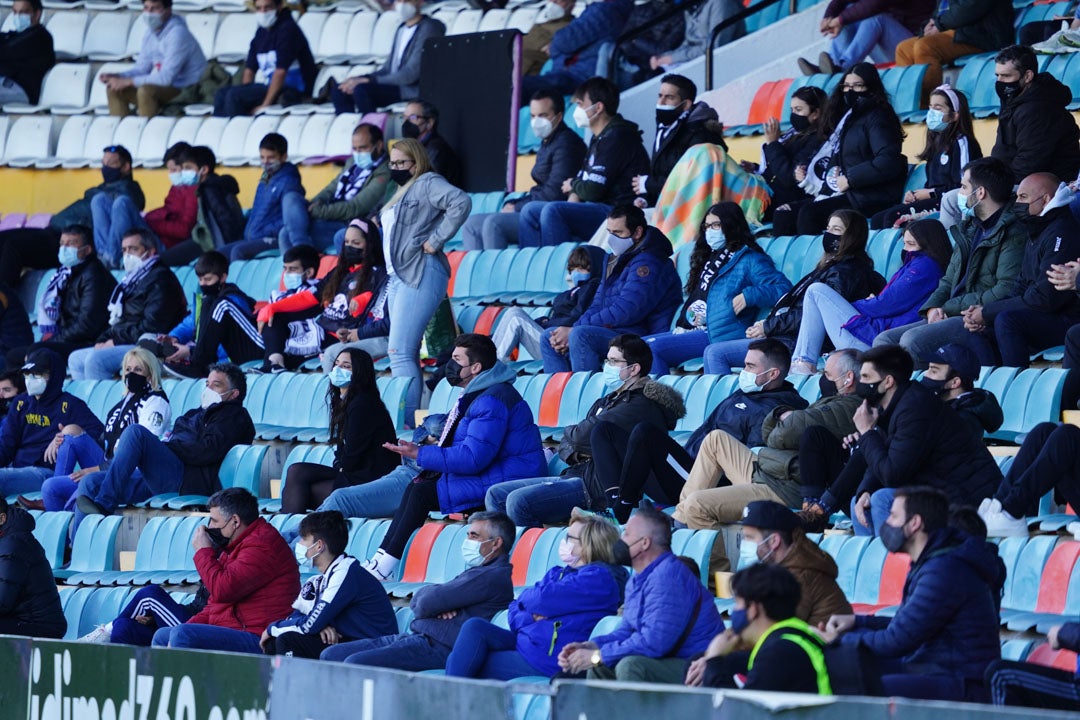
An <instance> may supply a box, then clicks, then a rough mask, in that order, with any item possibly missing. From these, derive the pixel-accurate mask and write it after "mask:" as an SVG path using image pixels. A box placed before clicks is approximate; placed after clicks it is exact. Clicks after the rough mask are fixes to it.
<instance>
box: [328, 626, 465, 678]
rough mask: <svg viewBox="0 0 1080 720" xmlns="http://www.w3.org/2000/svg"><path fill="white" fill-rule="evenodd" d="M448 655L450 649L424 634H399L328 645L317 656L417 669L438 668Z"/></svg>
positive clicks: (442, 664)
mask: <svg viewBox="0 0 1080 720" xmlns="http://www.w3.org/2000/svg"><path fill="white" fill-rule="evenodd" d="M448 655H450V648H448V647H446V646H445V645H440V644H439V643H436V642H433V641H431V640H428V638H427V636H426V635H407V634H404V633H403V634H400V635H383V636H382V637H377V638H368V639H366V640H353V641H352V642H347V643H339V644H337V645H331V646H330V647H328V648H326V649H325V650H323V652H322V655H320V656H319V659H320V660H330V661H331V662H347V663H350V664H352V665H372V666H374V667H384V668H392V669H396V670H408V671H411V672H420V671H421V670H442V669H443V668H444V667H446V658H447V656H448Z"/></svg>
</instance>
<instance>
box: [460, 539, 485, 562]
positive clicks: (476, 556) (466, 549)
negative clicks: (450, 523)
mask: <svg viewBox="0 0 1080 720" xmlns="http://www.w3.org/2000/svg"><path fill="white" fill-rule="evenodd" d="M481 545H483V543H482V542H481V541H479V540H469V539H468V538H466V539H465V540H464V541H463V542H462V543H461V557H462V558H464V560H465V567H470V568H474V567H480V566H481V565H483V564H484V561H485V560H487V557H486V556H485V555H484V554H483V553H482V552H480V546H481Z"/></svg>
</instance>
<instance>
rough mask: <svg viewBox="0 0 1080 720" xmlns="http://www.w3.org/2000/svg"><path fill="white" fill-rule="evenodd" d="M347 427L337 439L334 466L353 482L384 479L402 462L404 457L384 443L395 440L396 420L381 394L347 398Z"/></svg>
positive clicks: (355, 483) (356, 483)
mask: <svg viewBox="0 0 1080 720" xmlns="http://www.w3.org/2000/svg"><path fill="white" fill-rule="evenodd" d="M347 402H348V405H347V407H346V409H345V423H344V425H345V427H344V429H343V432H342V437H340V438H338V439H337V448H336V450H335V452H334V467H335V468H337V469H338V470H340V471H341V472H342V473H344V474H345V477H346V478H348V481H349V484H350V485H358V484H360V483H365V482H368V481H370V480H375V479H376V478H381V477H382V476H383V475H386V474H388V473H389V472H390V471H391V470H393V469H394V468H395V467H397V466H398V465H399V464H400V463H401V456H400V455H396V454H394V453H392V452H390V451H389V450H387V449H385V448H384V447H383V446H382V444H383V443H386V442H395V441H396V439H397V434H396V433H395V432H394V421H393V420H391V419H390V413H389V412H387V410H386V405H384V404H383V402H382V400H381V399H380V398H379V396H378V394H373V395H368V394H359V395H356V396H355V397H351V398H349V399H348V401H347Z"/></svg>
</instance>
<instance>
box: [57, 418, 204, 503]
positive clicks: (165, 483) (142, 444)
mask: <svg viewBox="0 0 1080 720" xmlns="http://www.w3.org/2000/svg"><path fill="white" fill-rule="evenodd" d="M99 476H101V478H100V479H98V477H99ZM183 480H184V463H183V461H182V460H180V458H178V457H177V456H176V454H175V453H174V452H173V451H172V450H170V449H169V447H168V443H163V442H161V440H159V439H158V437H157V435H155V434H154V433H152V432H150V431H149V430H147V429H146V428H144V427H143V426H142V425H129V426H128V427H127V428H125V429H124V432H122V433H120V439H119V440H117V441H116V450H115V452H114V454H113V459H112V463H110V464H109V469H108V470H107V471H106V472H104V473H94V474H91V475H88V476H87V477H85V478H83V479H82V482H80V483H79V490H78V494H81V495H86V496H88V497H89V498H90V499H91V500H93V501H94V502H96V503H97V504H98V505H100V506H101V507H102V508H104V509H106V510H108V511H110V512H111V511H113V510H115V509H116V508H117V507H118V506H119V505H121V504H122V503H136V502H141V501H143V500H147V499H149V498H150V497H152V496H154V495H160V494H161V493H168V492H178V491H179V490H180V485H181V483H182V482H183Z"/></svg>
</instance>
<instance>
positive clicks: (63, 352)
mask: <svg viewBox="0 0 1080 720" xmlns="http://www.w3.org/2000/svg"><path fill="white" fill-rule="evenodd" d="M84 347H89V346H88V345H78V344H76V343H65V342H53V341H51V340H46V341H45V342H36V343H34V344H33V345H24V346H22V347H17V348H12V349H11V350H8V351H7V355H5V358H6V359H7V364H8V367H9V368H17V367H22V366H23V365H24V364H25V363H26V356H27V355H29V354H30V353H31V352H33V351H34V350H37V349H38V348H47V349H49V350H52V351H53V352H54V353H56V354H57V355H59V356H60V359H61V360H63V361H64V364H65V365H66V364H67V359H68V355H70V354H71V353H73V352H75V351H76V350H78V349H80V348H84Z"/></svg>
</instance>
